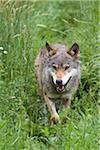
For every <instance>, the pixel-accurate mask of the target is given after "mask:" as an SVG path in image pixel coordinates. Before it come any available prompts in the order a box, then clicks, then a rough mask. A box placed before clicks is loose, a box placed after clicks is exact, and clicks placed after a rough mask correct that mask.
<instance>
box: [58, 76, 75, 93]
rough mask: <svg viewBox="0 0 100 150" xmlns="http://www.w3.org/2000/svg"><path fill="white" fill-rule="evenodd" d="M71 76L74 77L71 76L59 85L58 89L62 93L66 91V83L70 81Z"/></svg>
mask: <svg viewBox="0 0 100 150" xmlns="http://www.w3.org/2000/svg"><path fill="white" fill-rule="evenodd" d="M71 78H72V77H70V78H69V79H68V81H67V83H66V84H65V85H59V86H57V91H58V92H60V93H62V92H64V91H65V87H66V85H67V84H68V83H69V81H70V79H71Z"/></svg>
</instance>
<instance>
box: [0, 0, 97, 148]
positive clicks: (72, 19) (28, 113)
mask: <svg viewBox="0 0 100 150" xmlns="http://www.w3.org/2000/svg"><path fill="white" fill-rule="evenodd" d="M98 7H99V1H88V0H87V1H81V0H79V1H72V0H71V1H60V0H59V1H48V0H45V1H35V0H33V1H27V0H25V1H19V0H1V1H0V150H42V149H45V150H46V149H48V150H54V149H56V150H60V149H61V150H80V149H81V150H88V149H90V150H97V149H98V129H99V121H98V120H99V118H98V109H99V108H98V87H99V72H98V68H99V53H98V47H99V39H98V34H99V33H98V32H99V28H98V25H99V23H98V22H99V17H98V16H99V8H98ZM46 41H49V42H51V43H58V42H60V43H63V44H67V45H68V46H69V47H70V46H71V45H72V44H73V43H74V42H77V43H79V45H80V51H81V58H80V61H81V74H82V75H81V81H80V87H79V90H78V92H77V94H76V96H75V97H74V98H73V101H72V106H71V108H70V109H66V110H62V111H60V112H59V115H60V116H61V119H62V124H61V125H54V126H49V124H48V114H47V113H46V112H45V111H44V106H43V104H41V102H40V100H39V97H37V95H36V80H35V76H34V60H35V58H36V55H37V54H38V52H39V49H40V48H41V47H42V46H44V45H45V42H46Z"/></svg>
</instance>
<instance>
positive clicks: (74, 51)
mask: <svg viewBox="0 0 100 150" xmlns="http://www.w3.org/2000/svg"><path fill="white" fill-rule="evenodd" d="M67 53H68V54H69V55H71V56H72V57H74V58H79V57H80V50H79V45H78V44H77V43H74V44H73V45H72V46H71V48H69V50H68V52H67Z"/></svg>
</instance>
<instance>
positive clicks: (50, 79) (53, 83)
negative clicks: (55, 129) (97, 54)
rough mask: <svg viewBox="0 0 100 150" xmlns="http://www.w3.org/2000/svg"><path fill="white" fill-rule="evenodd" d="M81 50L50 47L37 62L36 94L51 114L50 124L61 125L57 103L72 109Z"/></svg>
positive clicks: (63, 46) (55, 45) (57, 46)
mask: <svg viewBox="0 0 100 150" xmlns="http://www.w3.org/2000/svg"><path fill="white" fill-rule="evenodd" d="M79 57H80V50H79V45H78V44H77V43H74V44H73V45H72V46H71V47H70V48H68V47H67V46H65V45H62V44H49V43H47V42H46V45H45V47H43V48H41V49H40V52H39V54H38V56H37V58H36V60H35V73H36V79H37V94H38V95H39V96H41V97H43V99H44V101H45V103H46V105H47V107H48V110H49V112H50V114H51V118H50V122H51V123H60V118H59V115H58V113H57V110H56V107H57V104H59V105H60V104H62V105H63V106H65V107H68V106H70V104H71V99H72V97H73V95H74V94H75V92H76V91H77V89H78V85H79V80H80V63H79Z"/></svg>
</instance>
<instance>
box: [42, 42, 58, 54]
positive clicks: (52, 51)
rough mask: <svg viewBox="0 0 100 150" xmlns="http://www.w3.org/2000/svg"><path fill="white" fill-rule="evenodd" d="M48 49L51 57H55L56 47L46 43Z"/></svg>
mask: <svg viewBox="0 0 100 150" xmlns="http://www.w3.org/2000/svg"><path fill="white" fill-rule="evenodd" d="M45 46H46V48H47V50H48V53H49V56H53V55H55V54H56V51H57V50H56V48H54V47H51V46H50V45H49V44H48V43H47V42H46V45H45Z"/></svg>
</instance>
